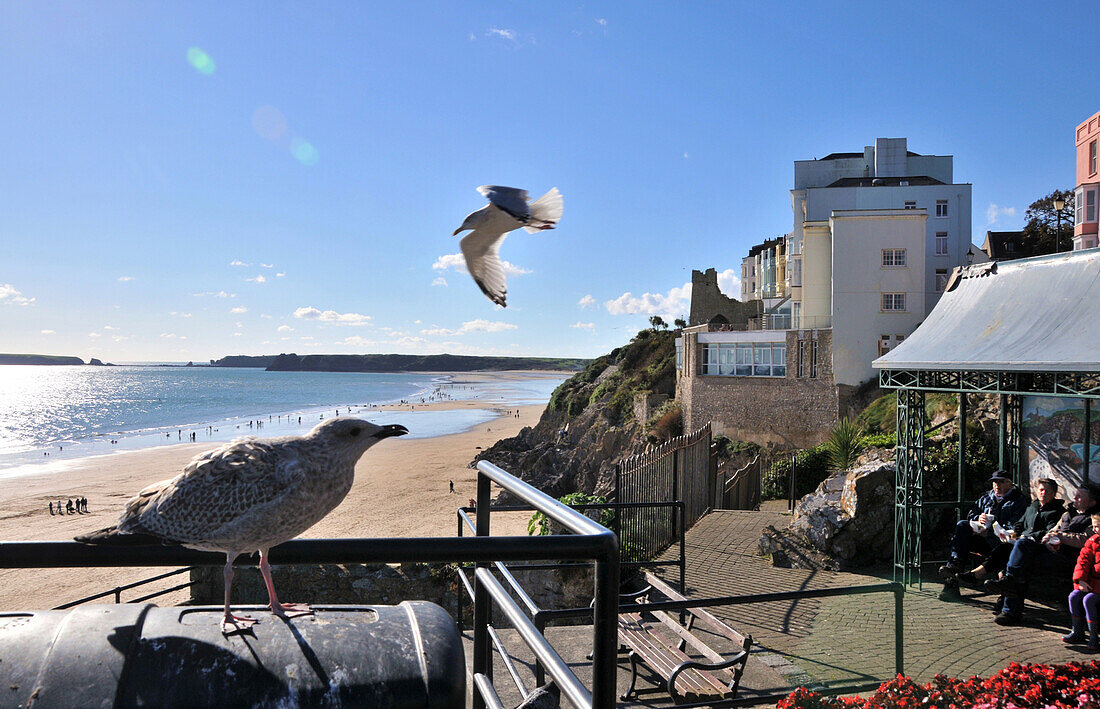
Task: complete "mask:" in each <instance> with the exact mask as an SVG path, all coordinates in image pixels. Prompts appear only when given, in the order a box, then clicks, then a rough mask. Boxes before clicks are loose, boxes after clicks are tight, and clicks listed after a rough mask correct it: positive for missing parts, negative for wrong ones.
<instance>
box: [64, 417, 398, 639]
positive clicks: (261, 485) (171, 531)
mask: <svg viewBox="0 0 1100 709" xmlns="http://www.w3.org/2000/svg"><path fill="white" fill-rule="evenodd" d="M408 432H409V431H408V429H406V428H405V427H404V426H399V425H392V426H376V425H375V424H373V423H370V422H369V421H364V420H362V419H354V418H346V417H340V418H334V419H329V420H328V421H324V422H323V423H320V424H318V425H317V426H316V427H315V428H314V429H313V430H312V431H310V432H309V433H307V434H306V435H304V436H284V437H281V438H254V437H248V438H239V439H237V440H235V441H233V442H232V443H227V444H226V445H224V446H222V447H221V448H216V449H214V450H212V451H208V452H206V453H203V454H202V455H199V456H197V457H195V458H194V459H193V460H192V461H191V462H190V463H188V464H187V466H186V467H185V468H184V469H183V472H182V473H180V474H179V475H177V476H176V477H174V478H172V479H170V480H162V481H161V482H159V483H154V484H152V485H150V486H149V487H147V488H145V489H144V490H142V491H141V492H139V493H138V494H137V495H136V496H135V497H133V498H132V499H131V500H130V501H129V502H127V503H126V509H125V510H124V511H123V513H122V514H121V515H120V516H119V518H118V524H116V525H115V526H113V527H107V528H105V529H101V530H99V531H96V532H92V533H91V534H87V535H83V536H80V537H76V540H77V541H79V542H86V543H89V544H157V543H160V544H178V545H182V546H185V547H188V548H190V549H199V550H202V551H220V552H224V553H225V556H226V564H225V572H224V575H225V616H224V618H223V619H222V631H223V632H224V633H227V634H228V633H230V632H234V631H236V630H241V629H243V628H247V627H249V626H251V625H252V624H253V623H255V622H256V620H255V619H253V618H249V617H246V616H235V615H233V614H232V613H231V612H230V608H229V588H230V585H231V584H232V582H233V560H234V559H236V558H237V556H239V555H240V554H245V553H251V552H253V551H259V552H260V573H261V574H262V575H263V577H264V584H265V585H266V586H267V595H268V599H269V600H270V601H271V610H272V612H273V613H275V615H277V616H280V617H284V618H285V617H287V614H288V612H289V613H291V614H293V615H303V614H308V613H310V610H309V607H308V606H305V605H299V604H282V603H279V599H278V597H277V596H276V595H275V584H274V582H273V581H272V580H271V565H270V564H269V563H268V551H269V550H270V549H271V547H273V546H275V545H277V544H281V543H282V542H285V541H287V540H288V539H293V538H294V537H296V536H298V535H299V534H301V533H302V532H304V531H306V530H307V529H309V528H310V527H312V526H313V525H314V524H316V523H317V522H319V521H320V520H321V519H322V518H323V517H324V516H325V515H327V514H328V513H329V512H331V511H332V509H333V508H335V507H336V506H337V505H338V504H340V502H341V501H342V500H343V499H344V496H346V495H347V494H348V490H350V489H351V484H352V481H353V480H354V477H355V463H356V461H358V460H359V457H360V456H362V455H363V453H365V452H366V450H367V449H368V448H370V447H371V446H373V445H374V444H375V443H377V442H378V441H380V440H382V439H383V438H389V437H391V436H402V435H404V434H406V433H408Z"/></svg>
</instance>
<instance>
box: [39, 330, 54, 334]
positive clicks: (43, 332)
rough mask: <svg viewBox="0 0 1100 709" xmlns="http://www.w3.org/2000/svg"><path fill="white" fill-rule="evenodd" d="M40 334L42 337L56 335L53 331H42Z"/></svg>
mask: <svg viewBox="0 0 1100 709" xmlns="http://www.w3.org/2000/svg"><path fill="white" fill-rule="evenodd" d="M41 332H42V334H43V335H56V334H57V333H56V332H54V331H53V330H42V331H41Z"/></svg>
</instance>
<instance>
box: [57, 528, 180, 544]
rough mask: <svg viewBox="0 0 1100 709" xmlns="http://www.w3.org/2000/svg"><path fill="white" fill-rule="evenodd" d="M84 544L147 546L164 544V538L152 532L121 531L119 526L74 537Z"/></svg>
mask: <svg viewBox="0 0 1100 709" xmlns="http://www.w3.org/2000/svg"><path fill="white" fill-rule="evenodd" d="M73 539H75V540H76V541H78V542H81V543H83V544H105V545H111V546H147V545H150V544H164V540H163V539H161V538H160V537H157V536H154V535H152V534H146V533H144V532H137V533H133V532H121V531H119V529H118V527H117V526H114V525H112V526H110V527H104V528H103V529H97V530H96V531H94V532H88V533H87V534H81V535H79V536H76V537H73Z"/></svg>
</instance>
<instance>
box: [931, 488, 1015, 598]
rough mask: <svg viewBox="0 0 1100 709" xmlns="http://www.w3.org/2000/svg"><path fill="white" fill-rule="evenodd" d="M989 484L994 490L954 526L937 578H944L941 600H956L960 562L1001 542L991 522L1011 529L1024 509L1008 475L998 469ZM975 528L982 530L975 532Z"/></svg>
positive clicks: (986, 494)
mask: <svg viewBox="0 0 1100 709" xmlns="http://www.w3.org/2000/svg"><path fill="white" fill-rule="evenodd" d="M989 481H990V482H991V483H992V484H993V489H992V490H990V491H989V492H987V493H985V494H984V495H982V496H981V497H979V498H978V500H977V501H976V502H975V503H974V506H973V507H971V508H970V512H969V513H968V514H967V515H966V518H965V519H962V520H959V523H958V524H957V525H955V534H954V535H953V536H952V537H951V555H950V556H949V557H948V559H947V563H946V564H944V565H943V566H941V567H940V576H943V578H944V588H943V592H942V593H941V594H940V598H941V599H943V600H952V599H955V598H958V596H959V581H958V578H957V576H958V574H959V573H961V572H962V570H963V564H964V563H965V562H964V561H963V560H964V559H965V558H966V557H967V556H968V555H969V554H970V552H978V553H980V554H983V555H985V554H988V553H989V552H991V551H992V550H993V549H994V547H996V546H998V545H999V544H1000V543H1001V542H1000V540H999V539H997V536H996V535H995V534H993V523H994V522H998V523H1000V525H1001V526H1002V527H1011V526H1012V525H1014V524H1016V520H1018V519H1020V517H1021V516H1022V515H1023V514H1024V509H1025V508H1026V507H1027V500H1025V499H1024V495H1023V493H1021V492H1020V490H1019V489H1018V488H1017V487H1016V486H1015V485H1013V484H1012V478H1010V477H1009V476H1008V473H1006V472H1005V471H1003V470H998V471H996V472H995V473H993V475H992V476H990V478H989ZM972 523H973V524H972ZM975 527H979V528H982V529H981V531H975Z"/></svg>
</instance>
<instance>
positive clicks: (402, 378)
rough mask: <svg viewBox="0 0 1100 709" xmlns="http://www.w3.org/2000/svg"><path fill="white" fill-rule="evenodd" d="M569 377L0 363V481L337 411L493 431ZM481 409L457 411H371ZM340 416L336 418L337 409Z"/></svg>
mask: <svg viewBox="0 0 1100 709" xmlns="http://www.w3.org/2000/svg"><path fill="white" fill-rule="evenodd" d="M564 379H565V375H556V374H547V375H534V376H533V377H531V378H523V379H512V378H504V377H502V378H501V379H499V380H492V379H490V380H489V381H484V380H480V378H479V379H478V380H474V379H472V378H470V377H466V376H464V374H463V373H455V374H424V373H392V374H387V373H382V374H379V373H352V372H268V371H265V370H262V369H244V368H226V367H181V366H134V365H123V366H117V367H92V366H21V365H6V366H0V475H10V474H19V473H26V472H33V469H34V468H38V467H40V466H41V465H42V464H44V463H55V462H60V461H63V460H71V459H74V458H83V457H87V456H91V455H100V454H105V453H111V452H116V451H119V450H135V449H140V448H150V447H154V446H161V445H178V444H180V443H190V442H191V436H192V434H194V437H195V438H194V441H195V443H204V442H206V443H208V442H220V441H228V440H232V439H233V438H237V437H239V436H244V435H259V436H280V435H288V434H301V433H304V432H306V431H308V430H309V429H310V428H312V427H313V426H315V425H316V424H317V423H318V422H319V421H321V420H323V419H325V418H328V417H331V416H336V415H345V416H346V415H355V416H360V417H363V418H368V419H369V420H371V421H373V422H375V423H378V424H390V423H400V424H403V425H404V426H406V427H407V428H408V429H409V431H410V437H413V438H424V437H430V436H439V435H447V434H450V433H458V432H461V431H465V430H468V429H470V428H472V427H474V426H477V425H481V424H485V423H487V422H488V421H491V420H492V419H494V418H496V417H497V416H498V415H499V414H498V413H497V412H496V411H494V409H500V408H508V407H517V406H525V405H532V404H540V403H545V402H546V401H548V400H549V398H550V394H551V393H552V392H553V390H554V388H555V387H556V386H557V385H558V384H560V383H561V382H562V381H563V380H564ZM450 400H463V401H476V402H481V403H484V407H478V408H463V409H455V410H448V411H416V410H415V409H414V410H412V411H408V410H398V411H369V410H368V409H369V408H370V407H371V406H377V405H380V404H392V403H398V402H402V401H404V402H407V403H410V404H412V405H414V406H415V405H417V404H421V403H430V402H437V401H450ZM337 412H339V413H337Z"/></svg>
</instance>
